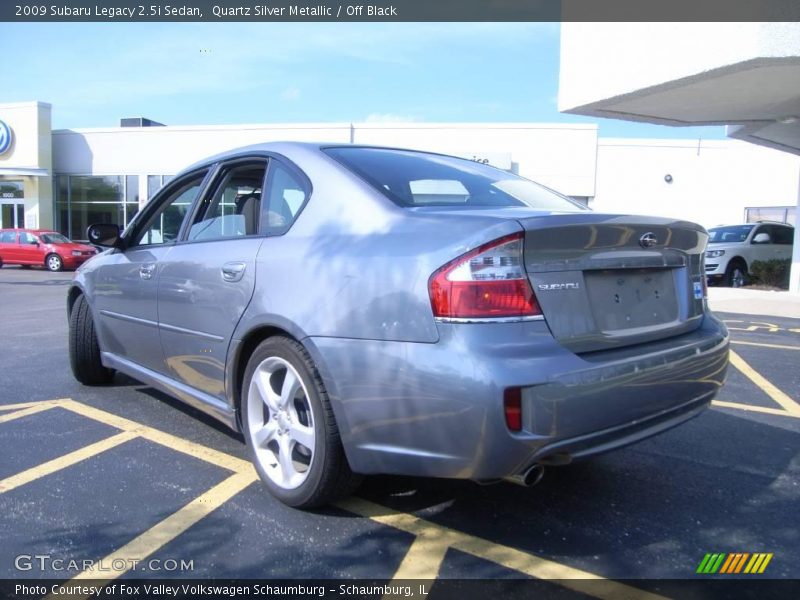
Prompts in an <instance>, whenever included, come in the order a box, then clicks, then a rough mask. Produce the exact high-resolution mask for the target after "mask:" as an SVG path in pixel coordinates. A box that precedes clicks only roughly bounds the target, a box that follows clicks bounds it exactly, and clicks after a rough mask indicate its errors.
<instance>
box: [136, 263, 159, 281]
mask: <svg viewBox="0 0 800 600" xmlns="http://www.w3.org/2000/svg"><path fill="white" fill-rule="evenodd" d="M155 271H156V266H155V265H142V266H140V267H139V277H141V278H142V279H152V278H153V273H155Z"/></svg>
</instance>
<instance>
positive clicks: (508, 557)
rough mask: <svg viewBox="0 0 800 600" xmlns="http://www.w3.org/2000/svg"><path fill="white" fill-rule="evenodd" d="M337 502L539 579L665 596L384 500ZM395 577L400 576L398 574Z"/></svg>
mask: <svg viewBox="0 0 800 600" xmlns="http://www.w3.org/2000/svg"><path fill="white" fill-rule="evenodd" d="M337 506H339V507H340V508H342V509H343V510H346V511H348V512H351V513H354V514H357V515H360V516H362V517H367V518H369V519H372V520H373V521H375V522H377V523H381V524H383V525H389V526H390V527H394V528H396V529H400V530H402V531H406V532H408V533H412V534H414V535H416V536H423V535H424V536H426V537H427V538H428V539H430V540H436V544H431V547H433V548H435V549H437V550H438V549H440V548H441V546H442V545H447V546H449V547H451V548H455V549H456V550H460V551H462V552H466V553H468V554H471V555H473V556H476V557H478V558H481V559H484V560H488V561H491V562H494V563H496V564H499V565H501V566H503V567H506V568H508V569H513V570H515V571H519V572H521V573H525V574H526V575H529V576H531V577H536V578H538V579H557V580H559V585H561V586H563V587H566V588H569V589H572V590H576V591H579V592H582V593H584V594H587V595H589V596H593V597H596V598H603V599H608V600H612V599H613V600H618V599H622V598H631V599H632V598H637V599H642V600H663V597H662V596H658V595H656V594H652V593H650V592H646V591H644V590H640V589H638V588H635V587H631V586H628V585H625V584H622V583H618V582H616V581H612V580H609V579H605V578H603V577H601V576H599V575H595V574H594V573H589V572H588V571H582V570H580V569H575V568H573V567H568V566H566V565H562V564H560V563H557V562H554V561H551V560H547V559H544V558H540V557H538V556H534V555H532V554H527V553H526V552H523V551H521V550H517V549H515V548H511V547H509V546H504V545H502V544H496V543H494V542H490V541H488V540H485V539H482V538H479V537H475V536H472V535H469V534H466V533H462V532H460V531H455V530H454V529H450V528H448V527H443V526H441V525H436V524H434V523H431V522H430V521H426V520H425V519H421V518H419V517H416V516H414V515H410V514H407V513H401V512H398V511H395V510H392V509H390V508H387V507H385V506H381V505H380V504H375V503H374V502H369V501H367V500H362V499H360V498H349V499H347V500H344V501H343V502H340V503H339V504H338V505H337ZM412 548H413V544H412ZM420 559H422V557H420ZM403 562H405V561H403ZM401 566H402V563H401ZM395 578H397V576H396V575H395Z"/></svg>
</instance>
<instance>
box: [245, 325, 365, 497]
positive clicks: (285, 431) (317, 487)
mask: <svg viewBox="0 0 800 600" xmlns="http://www.w3.org/2000/svg"><path fill="white" fill-rule="evenodd" d="M240 408H241V415H242V429H243V432H244V438H245V441H246V442H247V448H248V451H249V452H250V458H251V459H252V461H253V465H254V466H255V468H256V471H257V472H258V474H259V476H260V477H261V479H262V480H263V481H264V483H265V484H266V486H267V488H268V489H269V491H270V492H271V493H272V495H273V496H275V497H276V498H277V499H278V500H280V501H281V502H283V503H284V504H287V505H288V506H293V507H296V508H314V507H318V506H323V505H326V504H330V503H331V502H334V501H335V500H337V499H339V498H343V497H345V496H347V495H349V494H350V493H352V491H353V490H354V489H355V488H356V487H357V485H358V483H359V482H360V479H361V478H360V477H359V476H358V475H355V474H354V473H353V472H352V471H351V470H350V465H349V464H348V462H347V458H346V456H345V454H344V448H343V447H342V443H341V440H340V438H339V429H338V428H337V426H336V420H335V418H334V416H333V411H332V409H331V405H330V401H329V400H328V394H327V392H326V391H325V386H324V385H323V383H322V379H321V378H320V376H319V372H318V371H317V369H316V367H315V366H314V362H313V361H312V360H311V357H310V356H309V354H308V352H306V349H305V348H303V346H302V345H300V344H299V343H297V342H296V341H294V340H292V339H289V338H287V337H282V336H277V337H271V338H268V339H267V340H265V341H263V342H261V344H260V345H259V346H258V347H257V348H256V349H255V351H254V352H253V355H252V356H251V357H250V360H249V361H248V363H247V369H246V370H245V374H244V379H243V385H242V401H241V406H240ZM312 446H313V447H312Z"/></svg>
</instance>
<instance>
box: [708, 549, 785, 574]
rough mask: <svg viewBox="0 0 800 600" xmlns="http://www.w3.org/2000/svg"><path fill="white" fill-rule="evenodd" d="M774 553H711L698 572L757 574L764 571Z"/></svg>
mask: <svg viewBox="0 0 800 600" xmlns="http://www.w3.org/2000/svg"><path fill="white" fill-rule="evenodd" d="M772 556H773V553H772V552H769V553H766V552H756V553H753V554H750V553H748V552H730V553H724V552H721V553H709V554H706V555H705V556H704V557H703V560H701V561H700V565H699V566H698V567H697V571H696V572H697V573H699V574H701V575H714V574H715V573H719V574H720V575H735V574H736V573H747V574H751V575H756V574H760V573H763V572H764V570H765V569H766V568H767V565H768V564H769V561H771V560H772Z"/></svg>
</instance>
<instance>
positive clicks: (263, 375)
mask: <svg viewBox="0 0 800 600" xmlns="http://www.w3.org/2000/svg"><path fill="white" fill-rule="evenodd" d="M270 375H271V373H267V372H264V371H261V370H259V371H257V372H256V374H255V376H254V377H253V381H255V383H256V387H257V388H258V393H259V395H260V396H261V401H262V402H264V404H266V405H267V408H269V410H270V411H271V412H272V413H273V414H274V413H276V412H278V408H279V407H278V403H279V400H280V399H279V398H278V395H277V394H276V393H275V392H274V391H272V386H271V385H270V384H269V377H270Z"/></svg>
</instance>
